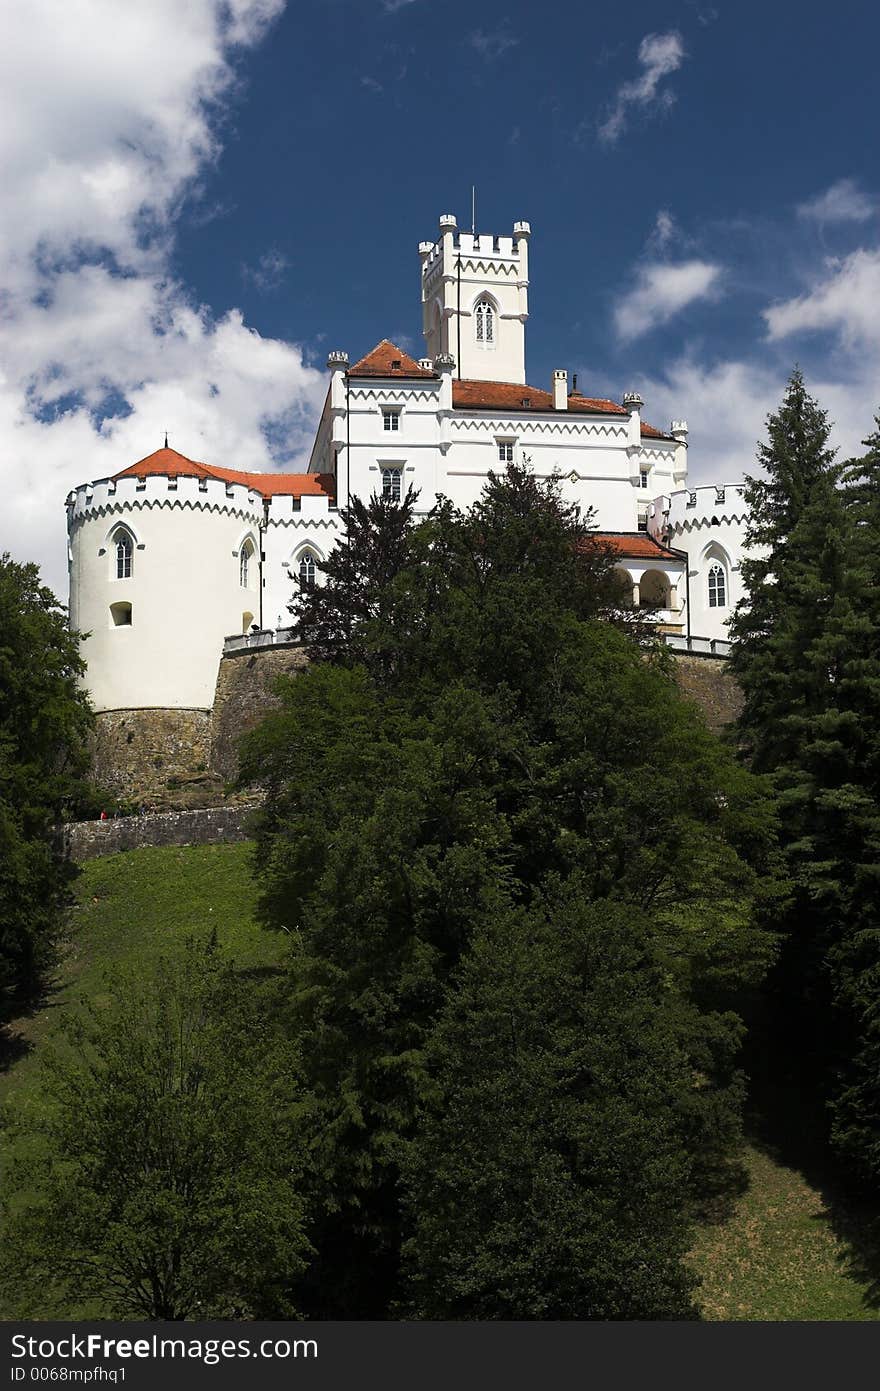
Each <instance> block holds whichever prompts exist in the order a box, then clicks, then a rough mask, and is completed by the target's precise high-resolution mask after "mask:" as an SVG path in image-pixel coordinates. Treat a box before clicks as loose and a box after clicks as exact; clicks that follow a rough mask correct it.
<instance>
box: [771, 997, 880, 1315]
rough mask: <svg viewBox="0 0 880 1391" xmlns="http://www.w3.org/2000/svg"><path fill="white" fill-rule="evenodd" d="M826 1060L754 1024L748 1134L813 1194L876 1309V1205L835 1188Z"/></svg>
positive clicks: (781, 1032)
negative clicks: (824, 1092)
mask: <svg viewBox="0 0 880 1391" xmlns="http://www.w3.org/2000/svg"><path fill="white" fill-rule="evenodd" d="M824 1056H825V1055H824V1053H823V1051H822V1050H821V1049H820V1047H818V1046H817V1043H816V1040H815V1039H812V1038H811V1037H810V1035H809V1034H808V1032H807V1031H805V1030H799V1029H797V1028H796V1027H794V1028H792V1029H790V1030H786V1029H785V1028H784V1027H780V1019H779V1018H778V1017H777V1018H776V1019H770V1018H769V1017H767V1015H765V1016H764V1017H763V1018H762V1019H758V1020H756V1021H754V1022H753V1024H752V1027H751V1029H750V1035H749V1041H748V1042H747V1044H746V1047H745V1050H744V1058H743V1065H744V1068H745V1071H746V1073H747V1075H748V1077H749V1097H748V1102H747V1108H746V1130H747V1134H748V1137H749V1139H750V1140H751V1142H752V1143H753V1144H754V1145H755V1147H756V1148H757V1149H759V1150H762V1151H763V1152H764V1153H765V1154H766V1155H767V1156H768V1157H769V1158H770V1159H772V1160H774V1161H775V1162H776V1163H778V1164H782V1165H785V1167H786V1168H789V1169H793V1170H795V1171H796V1172H797V1173H799V1174H800V1175H801V1176H802V1177H803V1179H804V1180H805V1181H806V1182H807V1183H808V1184H809V1185H810V1187H811V1188H812V1189H814V1190H815V1192H816V1193H817V1194H818V1196H819V1198H820V1200H821V1202H822V1212H821V1214H819V1215H818V1216H817V1219H816V1220H817V1221H822V1222H825V1223H827V1225H828V1227H829V1228H830V1230H831V1232H832V1233H833V1235H834V1237H835V1238H836V1240H837V1242H838V1243H839V1245H840V1247H841V1256H840V1261H841V1265H842V1268H843V1272H844V1274H846V1275H848V1276H849V1277H850V1278H851V1279H853V1280H854V1281H857V1282H858V1283H859V1284H860V1285H861V1286H862V1287H863V1289H864V1295H863V1298H864V1303H865V1307H866V1308H868V1309H880V1199H878V1200H876V1201H872V1202H871V1203H870V1204H869V1203H866V1202H865V1201H862V1200H859V1199H856V1198H854V1197H853V1195H852V1193H851V1192H848V1191H847V1190H846V1188H845V1187H844V1185H843V1184H842V1183H841V1181H840V1179H839V1177H838V1175H837V1173H836V1171H835V1166H834V1162H833V1156H832V1154H831V1151H830V1149H829V1144H828V1132H829V1118H828V1112H827V1108H826V1106H825V1103H824V1100H823V1097H822V1086H821V1080H822V1068H823V1067H824V1065H825V1064H824Z"/></svg>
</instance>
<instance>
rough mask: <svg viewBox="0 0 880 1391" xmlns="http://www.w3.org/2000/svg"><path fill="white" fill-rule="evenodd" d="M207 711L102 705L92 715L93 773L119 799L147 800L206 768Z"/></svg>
mask: <svg viewBox="0 0 880 1391" xmlns="http://www.w3.org/2000/svg"><path fill="white" fill-rule="evenodd" d="M210 751H211V712H210V710H164V709H163V710H159V709H155V710H152V709H147V710H104V711H101V713H100V714H98V715H97V716H96V717H95V732H94V735H93V736H92V776H93V777H94V779H95V782H96V783H98V785H99V786H100V787H106V788H107V789H108V791H110V792H115V794H116V795H117V797H120V798H123V799H125V798H133V799H135V800H139V799H140V798H146V799H147V800H149V798H150V796H151V795H152V794H153V793H156V792H159V791H161V790H162V789H164V788H166V787H167V786H168V783H169V781H170V780H173V779H174V778H178V777H182V776H185V775H187V774H190V773H197V772H200V771H204V770H205V769H206V768H207V767H208V759H209V757H210Z"/></svg>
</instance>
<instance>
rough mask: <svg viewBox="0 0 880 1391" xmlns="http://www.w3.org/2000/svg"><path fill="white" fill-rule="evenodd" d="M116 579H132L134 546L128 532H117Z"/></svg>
mask: <svg viewBox="0 0 880 1391" xmlns="http://www.w3.org/2000/svg"><path fill="white" fill-rule="evenodd" d="M115 541H116V578H117V579H118V580H129V579H131V557H132V553H133V551H134V546H133V545H132V543H131V537H130V536H129V534H128V532H127V531H117V533H116V537H115Z"/></svg>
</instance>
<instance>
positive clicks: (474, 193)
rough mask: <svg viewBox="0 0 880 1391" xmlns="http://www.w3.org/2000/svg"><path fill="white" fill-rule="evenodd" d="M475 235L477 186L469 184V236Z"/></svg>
mask: <svg viewBox="0 0 880 1391" xmlns="http://www.w3.org/2000/svg"><path fill="white" fill-rule="evenodd" d="M476 235H477V186H476V184H471V236H472V237H475V236H476Z"/></svg>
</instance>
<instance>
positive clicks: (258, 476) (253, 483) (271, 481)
mask: <svg viewBox="0 0 880 1391" xmlns="http://www.w3.org/2000/svg"><path fill="white" fill-rule="evenodd" d="M157 476H158V477H167V478H213V479H214V480H215V481H217V482H219V483H231V484H238V485H239V486H240V487H245V488H250V489H251V490H252V491H253V492H257V493H260V494H261V495H262V496H263V497H275V496H278V495H281V496H291V497H306V496H309V497H319V496H329V497H333V496H334V495H335V491H336V479H335V478H334V477H333V475H332V474H330V473H274V472H267V473H257V472H254V471H253V470H251V471H245V470H243V469H232V468H222V467H221V466H219V465H217V464H202V463H199V462H198V461H197V460H195V459H188V458H187V456H186V455H185V454H181V453H179V451H178V450H176V449H171V448H169V447H168V446H167V445H166V446H165V448H163V449H157V450H155V451H154V452H153V453H152V454H148V455H147V456H146V457H145V458H143V459H138V461H137V463H134V464H129V466H128V468H124V469H122V470H121V471H120V472H119V473H115V474H114V475H113V481H114V482H115V481H116V480H117V479H119V478H148V477H157Z"/></svg>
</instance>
